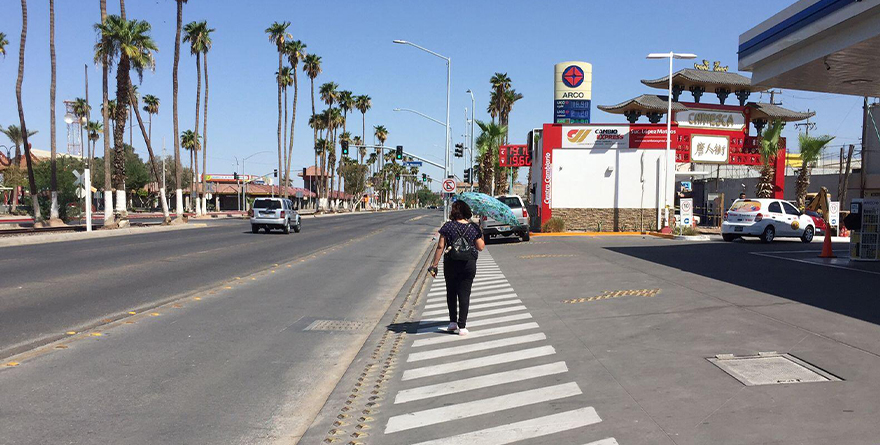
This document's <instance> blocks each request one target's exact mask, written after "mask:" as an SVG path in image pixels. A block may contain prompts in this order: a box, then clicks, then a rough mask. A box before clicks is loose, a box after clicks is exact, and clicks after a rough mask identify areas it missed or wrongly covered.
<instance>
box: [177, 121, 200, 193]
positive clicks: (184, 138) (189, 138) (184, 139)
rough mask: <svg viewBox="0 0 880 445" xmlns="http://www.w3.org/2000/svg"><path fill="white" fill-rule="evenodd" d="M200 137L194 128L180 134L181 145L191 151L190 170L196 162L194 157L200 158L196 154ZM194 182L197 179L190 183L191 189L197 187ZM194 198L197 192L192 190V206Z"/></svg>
mask: <svg viewBox="0 0 880 445" xmlns="http://www.w3.org/2000/svg"><path fill="white" fill-rule="evenodd" d="M198 138H199V135H198V134H196V133H195V132H194V131H192V130H186V131H184V132H183V133H181V134H180V146H181V147H183V148H184V149H185V150H188V151H189V169H190V171H192V170H193V163H194V161H193V159H198V157H197V155H196V151H198V149H199V139H198ZM194 182H195V181H192V183H190V189H194V188H195V184H194ZM194 198H195V194H194V193H193V192H190V195H189V199H190V206H191V207H192V206H193V205H194V202H193V199H194Z"/></svg>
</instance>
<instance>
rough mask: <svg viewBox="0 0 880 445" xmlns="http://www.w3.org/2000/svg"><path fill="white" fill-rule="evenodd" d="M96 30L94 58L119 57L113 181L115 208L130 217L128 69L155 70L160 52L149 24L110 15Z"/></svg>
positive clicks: (141, 72) (112, 58)
mask: <svg viewBox="0 0 880 445" xmlns="http://www.w3.org/2000/svg"><path fill="white" fill-rule="evenodd" d="M95 29H97V30H98V31H99V32H100V33H101V36H102V38H101V40H100V41H99V42H98V43H96V44H95V61H98V60H101V59H102V57H103V55H104V54H106V55H107V56H108V58H109V59H110V60H114V59H115V58H116V57H117V56H118V57H119V62H117V69H116V116H115V117H116V119H115V120H116V124H115V126H114V127H113V142H114V151H115V156H114V159H113V167H114V168H113V182H114V183H115V185H116V209H117V211H119V212H120V213H121V214H122V217H123V219H125V217H126V216H127V213H126V212H127V210H126V203H125V145H124V144H125V143H124V141H123V134H122V133H123V131H124V130H125V121H126V117H127V116H126V114H127V113H126V111H127V110H126V109H127V108H128V105H129V103H130V102H131V96H132V94H131V80H130V79H131V77H130V73H129V71H130V70H132V69H134V70H135V72H136V73H137V74H138V78H143V73H144V69H146V68H149V69H153V68H154V67H155V60H154V59H153V51H157V50H158V48H157V47H156V43H155V42H154V41H153V39H152V37H150V29H151V27H150V24H149V23H147V22H144V21H140V20H131V21H128V20H124V19H123V18H122V17H119V16H116V15H111V16H108V17H107V20H106V21H105V22H103V23H100V24H96V25H95Z"/></svg>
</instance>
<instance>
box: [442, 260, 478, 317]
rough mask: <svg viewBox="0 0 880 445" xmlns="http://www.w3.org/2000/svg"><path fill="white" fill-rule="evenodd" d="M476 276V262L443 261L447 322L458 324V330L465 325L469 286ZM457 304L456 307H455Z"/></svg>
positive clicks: (468, 304) (468, 303) (469, 293)
mask: <svg viewBox="0 0 880 445" xmlns="http://www.w3.org/2000/svg"><path fill="white" fill-rule="evenodd" d="M476 274H477V260H472V261H455V260H447V259H444V261H443V276H444V278H445V279H446V305H447V306H449V322H450V323H458V327H459V328H463V327H465V325H466V324H467V316H468V307H469V306H470V303H471V286H472V285H473V284H474V276H476ZM456 303H457V307H456Z"/></svg>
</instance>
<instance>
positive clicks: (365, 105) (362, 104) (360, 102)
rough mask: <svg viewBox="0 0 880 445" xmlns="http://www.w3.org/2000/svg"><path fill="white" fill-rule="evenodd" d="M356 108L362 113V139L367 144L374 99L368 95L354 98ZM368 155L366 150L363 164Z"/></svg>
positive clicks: (362, 156) (362, 154)
mask: <svg viewBox="0 0 880 445" xmlns="http://www.w3.org/2000/svg"><path fill="white" fill-rule="evenodd" d="M354 106H355V108H357V109H358V111H360V112H361V139H362V140H363V143H366V142H367V111H370V108H372V107H373V99H371V98H370V96H367V95H366V94H362V95H360V96H356V97H355V98H354ZM365 155H366V149H364V151H363V152H362V153H361V163H362V164H363V162H364V156H365Z"/></svg>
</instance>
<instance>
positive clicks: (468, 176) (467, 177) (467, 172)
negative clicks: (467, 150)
mask: <svg viewBox="0 0 880 445" xmlns="http://www.w3.org/2000/svg"><path fill="white" fill-rule="evenodd" d="M464 182H466V183H468V184H470V182H471V169H469V168H466V169H465V170H464Z"/></svg>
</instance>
